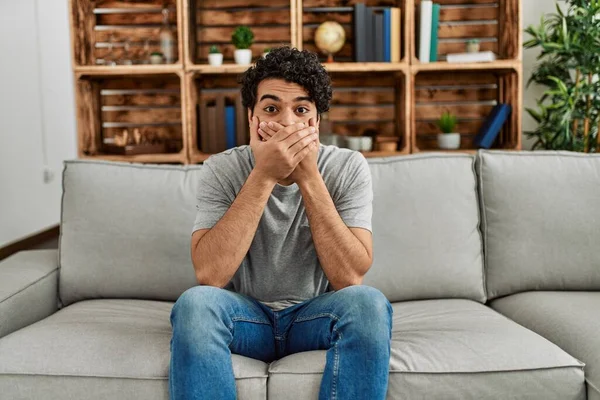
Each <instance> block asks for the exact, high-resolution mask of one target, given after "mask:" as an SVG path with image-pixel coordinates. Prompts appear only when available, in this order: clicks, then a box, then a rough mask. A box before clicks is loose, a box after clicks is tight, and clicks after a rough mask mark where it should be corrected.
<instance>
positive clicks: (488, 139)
mask: <svg viewBox="0 0 600 400" xmlns="http://www.w3.org/2000/svg"><path fill="white" fill-rule="evenodd" d="M510 111H511V107H510V105H508V104H497V105H496V106H495V107H494V108H493V109H492V111H491V112H490V115H488V117H487V119H486V120H485V122H484V123H483V125H482V126H481V129H480V130H479V133H478V134H477V136H476V137H475V140H474V141H473V143H474V144H475V146H476V147H479V148H482V149H489V148H490V147H492V144H493V143H494V140H496V137H497V136H498V134H499V133H500V129H502V125H504V122H505V121H506V119H507V118H508V116H509V115H510Z"/></svg>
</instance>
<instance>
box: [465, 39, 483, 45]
mask: <svg viewBox="0 0 600 400" xmlns="http://www.w3.org/2000/svg"><path fill="white" fill-rule="evenodd" d="M479 42H480V41H479V39H469V40H467V44H479Z"/></svg>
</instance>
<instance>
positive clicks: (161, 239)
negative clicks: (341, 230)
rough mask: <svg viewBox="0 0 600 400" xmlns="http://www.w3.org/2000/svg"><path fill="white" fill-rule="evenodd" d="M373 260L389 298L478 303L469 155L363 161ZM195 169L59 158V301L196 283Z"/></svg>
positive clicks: (161, 292) (161, 291) (167, 294)
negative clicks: (370, 200)
mask: <svg viewBox="0 0 600 400" xmlns="http://www.w3.org/2000/svg"><path fill="white" fill-rule="evenodd" d="M369 165H370V167H371V171H372V176H373V191H374V204H373V206H374V207H373V208H374V210H373V230H374V236H373V240H374V248H375V257H374V264H373V266H372V267H371V269H370V270H369V273H368V274H367V276H366V277H365V282H364V283H365V284H367V285H371V286H374V287H377V288H379V289H380V290H381V291H382V292H383V293H384V294H385V295H386V296H387V297H388V298H389V299H390V301H399V300H413V299H426V298H448V297H455V298H469V299H473V300H476V301H480V302H484V301H485V290H484V283H483V267H482V254H481V251H482V244H481V236H480V233H479V230H478V225H479V214H478V213H479V209H478V201H477V194H476V179H475V175H474V157H472V156H469V155H443V154H441V155H418V156H405V157H394V158H390V159H369ZM201 168H203V167H202V166H169V165H163V166H159V165H140V164H129V163H113V162H106V161H87V160H74V161H67V162H66V163H65V168H64V171H63V188H64V192H63V202H62V218H61V238H60V253H59V254H60V259H59V262H60V267H61V270H60V278H59V289H60V298H61V301H62V303H63V304H65V305H67V304H70V303H73V302H76V301H79V300H84V299H91V298H139V299H157V300H167V301H175V300H176V299H177V298H178V297H179V296H180V295H181V293H183V292H184V291H185V290H186V289H188V288H190V287H192V286H194V285H196V284H197V282H196V279H195V276H194V271H193V267H192V262H191V256H190V239H191V231H192V226H193V222H194V219H195V212H196V209H195V196H196V191H197V190H198V187H197V186H198V178H197V176H198V173H199V171H200V169H201Z"/></svg>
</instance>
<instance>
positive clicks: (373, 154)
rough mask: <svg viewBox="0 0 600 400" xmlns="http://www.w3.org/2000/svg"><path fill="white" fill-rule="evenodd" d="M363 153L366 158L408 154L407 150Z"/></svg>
mask: <svg viewBox="0 0 600 400" xmlns="http://www.w3.org/2000/svg"><path fill="white" fill-rule="evenodd" d="M361 153H362V154H363V155H364V156H365V157H366V158H374V157H393V156H402V155H406V154H408V152H405V151H361Z"/></svg>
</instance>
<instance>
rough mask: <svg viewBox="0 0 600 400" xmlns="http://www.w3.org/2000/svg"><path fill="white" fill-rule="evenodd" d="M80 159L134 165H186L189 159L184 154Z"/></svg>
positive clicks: (87, 156)
mask: <svg viewBox="0 0 600 400" xmlns="http://www.w3.org/2000/svg"><path fill="white" fill-rule="evenodd" d="M80 158H82V159H88V160H107V161H121V162H132V163H134V162H135V163H153V164H154V163H156V164H165V163H181V164H185V163H186V161H187V157H186V156H185V154H184V153H183V152H182V153H161V154H136V155H131V156H125V155H116V154H97V155H93V156H90V155H81V156H80Z"/></svg>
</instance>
